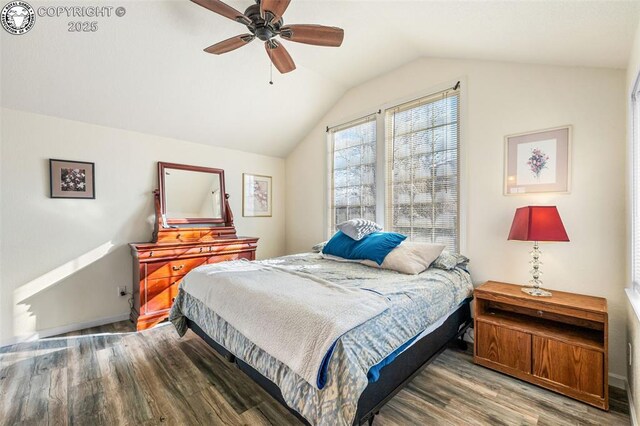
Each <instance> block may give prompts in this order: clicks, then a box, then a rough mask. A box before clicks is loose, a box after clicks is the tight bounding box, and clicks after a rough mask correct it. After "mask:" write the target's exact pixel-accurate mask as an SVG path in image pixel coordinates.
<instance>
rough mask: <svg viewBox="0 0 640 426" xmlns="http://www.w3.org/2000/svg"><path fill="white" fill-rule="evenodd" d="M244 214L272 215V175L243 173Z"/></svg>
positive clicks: (250, 215)
mask: <svg viewBox="0 0 640 426" xmlns="http://www.w3.org/2000/svg"><path fill="white" fill-rule="evenodd" d="M242 216H249V217H255V216H263V217H270V216H271V176H261V175H252V174H249V173H243V174H242Z"/></svg>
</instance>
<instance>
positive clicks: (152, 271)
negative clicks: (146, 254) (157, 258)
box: [146, 257, 207, 279]
mask: <svg viewBox="0 0 640 426" xmlns="http://www.w3.org/2000/svg"><path fill="white" fill-rule="evenodd" d="M205 263H207V258H206V257H194V258H191V259H178V260H172V261H170V262H150V263H147V264H146V267H147V278H148V279H157V278H169V277H182V276H184V275H186V274H187V273H188V272H189V271H190V270H192V269H193V268H196V267H198V266H200V265H204V264H205Z"/></svg>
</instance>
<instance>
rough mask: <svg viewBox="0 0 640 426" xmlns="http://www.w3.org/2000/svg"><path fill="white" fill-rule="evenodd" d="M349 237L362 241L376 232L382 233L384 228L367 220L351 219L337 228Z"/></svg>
mask: <svg viewBox="0 0 640 426" xmlns="http://www.w3.org/2000/svg"><path fill="white" fill-rule="evenodd" d="M337 228H338V229H339V230H341V231H342V233H343V234H345V235H346V236H347V237H350V238H351V239H354V240H356V241H360V240H361V239H363V238H364V237H366V236H367V235H369V234H372V233H374V232H380V231H382V226H380V225H378V224H377V223H375V222H372V221H370V220H366V219H351V220H348V221H346V222H342V223H341V224H339V225H338V226H337Z"/></svg>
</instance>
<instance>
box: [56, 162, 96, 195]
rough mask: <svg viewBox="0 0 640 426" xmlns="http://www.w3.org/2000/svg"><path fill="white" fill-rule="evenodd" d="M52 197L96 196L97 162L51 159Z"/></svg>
mask: <svg viewBox="0 0 640 426" xmlns="http://www.w3.org/2000/svg"><path fill="white" fill-rule="evenodd" d="M49 175H50V185H51V198H89V199H94V198H96V182H95V164H94V163H87V162H85V161H67V160H54V159H50V160H49Z"/></svg>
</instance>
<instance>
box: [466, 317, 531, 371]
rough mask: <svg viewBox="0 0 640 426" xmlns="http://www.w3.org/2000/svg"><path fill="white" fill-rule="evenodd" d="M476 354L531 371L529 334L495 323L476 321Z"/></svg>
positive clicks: (507, 365)
mask: <svg viewBox="0 0 640 426" xmlns="http://www.w3.org/2000/svg"><path fill="white" fill-rule="evenodd" d="M477 327H478V330H477V332H476V335H475V336H476V337H475V338H476V345H477V356H478V357H480V358H484V359H487V360H489V361H492V362H495V363H497V364H501V365H504V366H506V367H509V368H513V369H516V370H518V371H521V372H523V373H530V372H531V335H530V334H529V333H523V332H520V331H516V330H511V329H508V328H505V327H501V326H499V325H495V324H488V323H485V322H478V323H477Z"/></svg>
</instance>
